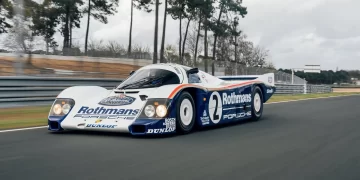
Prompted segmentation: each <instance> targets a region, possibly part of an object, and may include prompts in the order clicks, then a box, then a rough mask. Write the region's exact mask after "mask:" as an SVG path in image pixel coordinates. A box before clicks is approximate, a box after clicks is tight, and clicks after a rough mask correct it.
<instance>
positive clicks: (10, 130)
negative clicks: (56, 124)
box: [0, 126, 48, 133]
mask: <svg viewBox="0 0 360 180" xmlns="http://www.w3.org/2000/svg"><path fill="white" fill-rule="evenodd" d="M47 127H48V126H38V127H29V128H21V129H9V130H2V131H0V133H3V132H12V131H24V130H31V129H40V128H47Z"/></svg>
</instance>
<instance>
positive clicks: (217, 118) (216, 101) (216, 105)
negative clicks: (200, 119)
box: [212, 94, 219, 120]
mask: <svg viewBox="0 0 360 180" xmlns="http://www.w3.org/2000/svg"><path fill="white" fill-rule="evenodd" d="M212 99H213V100H215V111H214V114H213V120H219V115H218V114H217V108H218V105H219V100H218V97H217V96H216V95H215V94H214V95H213V98H212Z"/></svg>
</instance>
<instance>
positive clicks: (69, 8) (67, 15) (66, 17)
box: [45, 0, 84, 55]
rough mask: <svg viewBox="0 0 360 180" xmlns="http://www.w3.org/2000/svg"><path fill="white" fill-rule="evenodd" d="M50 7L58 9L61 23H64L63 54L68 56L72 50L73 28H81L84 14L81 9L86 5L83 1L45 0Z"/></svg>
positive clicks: (62, 31)
mask: <svg viewBox="0 0 360 180" xmlns="http://www.w3.org/2000/svg"><path fill="white" fill-rule="evenodd" d="M45 1H47V3H49V6H52V7H54V8H56V10H57V12H58V15H59V21H60V22H61V23H62V25H61V28H60V32H61V34H62V35H63V37H64V40H63V54H64V55H68V54H69V53H70V51H69V49H70V48H71V30H72V28H73V27H77V28H80V18H81V17H82V12H81V10H80V9H79V7H80V6H82V5H83V4H84V2H83V1H82V0H45Z"/></svg>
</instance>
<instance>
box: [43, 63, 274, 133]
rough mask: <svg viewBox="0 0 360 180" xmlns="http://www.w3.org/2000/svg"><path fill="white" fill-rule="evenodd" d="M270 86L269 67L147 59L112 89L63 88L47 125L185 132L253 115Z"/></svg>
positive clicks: (257, 114) (258, 113)
mask: <svg viewBox="0 0 360 180" xmlns="http://www.w3.org/2000/svg"><path fill="white" fill-rule="evenodd" d="M274 92H275V85H274V74H273V73H269V74H264V75H259V76H230V77H229V76H224V77H215V76H212V75H210V74H208V73H205V72H203V71H200V70H198V69H197V68H190V67H186V66H182V65H178V64H171V63H165V64H152V65H148V66H144V67H142V68H140V69H138V70H137V71H135V72H131V73H130V76H129V77H128V78H127V79H125V80H124V81H122V82H121V83H120V85H118V86H117V87H116V88H114V89H112V90H107V89H105V88H103V87H99V86H74V87H69V88H67V89H65V90H63V91H62V92H61V93H60V94H59V95H58V97H57V98H56V99H55V101H54V103H53V105H52V107H51V110H50V113H49V117H48V126H49V128H48V129H49V130H50V131H62V130H89V131H112V132H125V133H131V134H133V135H148V134H167V133H181V134H186V133H189V132H191V131H192V130H193V129H194V127H195V126H198V127H205V126H214V125H219V124H224V123H228V122H233V121H239V120H245V119H252V120H258V119H259V118H260V117H261V116H262V113H263V108H264V106H263V103H264V102H266V101H267V100H268V99H269V98H270V97H271V96H272V95H273V94H274Z"/></svg>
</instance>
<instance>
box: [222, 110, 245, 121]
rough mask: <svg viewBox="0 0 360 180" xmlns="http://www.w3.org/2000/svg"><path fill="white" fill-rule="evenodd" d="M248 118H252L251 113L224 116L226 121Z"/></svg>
mask: <svg viewBox="0 0 360 180" xmlns="http://www.w3.org/2000/svg"><path fill="white" fill-rule="evenodd" d="M246 116H251V111H248V112H246V113H245V112H242V113H233V114H226V115H224V119H234V118H236V119H237V118H243V117H246Z"/></svg>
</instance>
